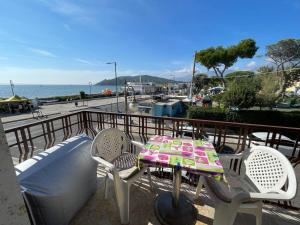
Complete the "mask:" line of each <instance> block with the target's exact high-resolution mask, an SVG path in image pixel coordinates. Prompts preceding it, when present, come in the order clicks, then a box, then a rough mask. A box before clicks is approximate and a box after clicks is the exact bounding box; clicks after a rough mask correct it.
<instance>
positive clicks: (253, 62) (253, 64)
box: [246, 61, 256, 68]
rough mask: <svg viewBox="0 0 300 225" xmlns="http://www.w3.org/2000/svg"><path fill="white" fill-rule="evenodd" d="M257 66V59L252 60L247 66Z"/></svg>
mask: <svg viewBox="0 0 300 225" xmlns="http://www.w3.org/2000/svg"><path fill="white" fill-rule="evenodd" d="M254 66H256V62H255V61H251V62H249V63H248V64H246V67H248V68H250V67H254Z"/></svg>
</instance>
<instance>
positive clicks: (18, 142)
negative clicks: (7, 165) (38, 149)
mask: <svg viewBox="0 0 300 225" xmlns="http://www.w3.org/2000/svg"><path fill="white" fill-rule="evenodd" d="M15 137H16V141H17V145H18V149H19V153H20V155H19V163H20V162H22V156H23V151H22V148H21V144H20V139H19V134H18V130H15Z"/></svg>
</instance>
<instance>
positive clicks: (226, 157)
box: [218, 153, 243, 160]
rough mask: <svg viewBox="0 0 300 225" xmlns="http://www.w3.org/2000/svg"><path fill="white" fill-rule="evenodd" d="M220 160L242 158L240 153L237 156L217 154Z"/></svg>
mask: <svg viewBox="0 0 300 225" xmlns="http://www.w3.org/2000/svg"><path fill="white" fill-rule="evenodd" d="M218 156H219V159H221V160H231V159H241V158H242V157H243V154H242V153H239V154H218Z"/></svg>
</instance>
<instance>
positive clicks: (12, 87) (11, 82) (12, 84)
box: [9, 80, 15, 96]
mask: <svg viewBox="0 0 300 225" xmlns="http://www.w3.org/2000/svg"><path fill="white" fill-rule="evenodd" d="M9 83H10V88H11V92H12V94H13V96H15V92H14V87H15V85H14V83H13V81H12V80H10V81H9Z"/></svg>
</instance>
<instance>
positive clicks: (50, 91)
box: [0, 84, 116, 99]
mask: <svg viewBox="0 0 300 225" xmlns="http://www.w3.org/2000/svg"><path fill="white" fill-rule="evenodd" d="M115 88H116V87H115V86H114V85H97V86H95V85H93V86H92V87H91V93H92V94H100V93H102V91H103V90H104V89H111V90H113V91H115ZM80 91H84V92H85V93H86V94H89V93H90V86H89V85H74V84H69V85H63V84H40V85H39V84H15V85H14V92H15V94H16V95H19V96H22V97H26V98H29V99H34V98H52V97H57V96H72V95H79V92H80ZM10 96H12V91H11V87H10V85H0V98H8V97H10Z"/></svg>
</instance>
